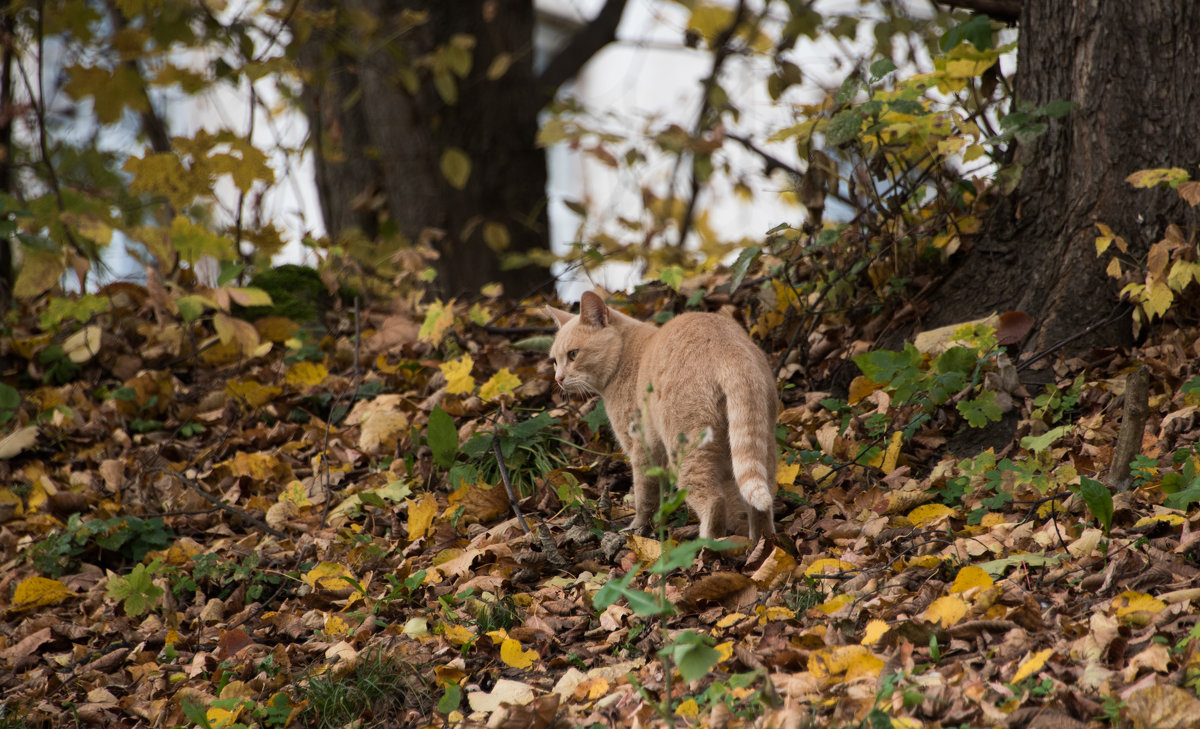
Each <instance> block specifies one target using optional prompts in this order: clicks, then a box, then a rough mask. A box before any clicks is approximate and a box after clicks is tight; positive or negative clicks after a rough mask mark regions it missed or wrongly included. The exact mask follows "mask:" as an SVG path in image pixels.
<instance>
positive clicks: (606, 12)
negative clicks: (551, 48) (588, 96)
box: [537, 0, 627, 99]
mask: <svg viewBox="0 0 1200 729" xmlns="http://www.w3.org/2000/svg"><path fill="white" fill-rule="evenodd" d="M626 1H627V0H608V1H607V2H605V3H604V7H602V8H600V12H598V13H596V17H595V18H592V20H591V21H590V22H589V23H588V24H587V25H585V26H584V27H583V28H582V29H581V30H580V31H579V32H578V33H576V34H575V35H574V36H572V38H571V40H570V41H568V42H567V44H566V46H565V47H563V49H562V50H560V51H559V52H558V53H557V54H556V55H555V56H554V57H553V58H551V59H550V61H549V62H548V63H547V64H546V67H545V68H544V69H543V70H542V73H541V75H539V76H538V79H537V82H538V86H540V87H541V88H542V92H543V93H544V94H545V98H546V99H552V98H553V97H554V93H555V92H556V91H558V87H559V86H562V85H563V84H564V83H566V82H567V81H568V80H569V79H571V78H572V77H573V76H575V74H577V73H579V70H580V69H581V68H583V65H584V64H585V63H587V62H588V61H589V60H591V58H592V56H594V55H596V52H597V51H599V50H600V49H601V48H603V47H604V46H606V45H608V44H609V43H611V42H612V41H614V40H616V37H617V25H618V24H619V23H620V22H621V14H622V13H624V12H625V3H626Z"/></svg>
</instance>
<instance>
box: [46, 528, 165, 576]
mask: <svg viewBox="0 0 1200 729" xmlns="http://www.w3.org/2000/svg"><path fill="white" fill-rule="evenodd" d="M174 540H175V533H174V532H173V531H172V530H171V529H170V528H169V527H167V526H166V524H165V523H164V522H163V520H162V519H161V518H160V517H153V518H150V519H143V518H141V517H137V516H126V517H113V518H111V519H88V520H84V519H83V517H82V516H80V515H79V514H72V515H71V516H70V517H69V518H68V519H67V526H66V528H65V529H63V530H61V531H55V532H53V533H51V534H50V535H49V536H47V537H46V538H45V539H42V540H41V541H39V542H37V543H36V544H34V546H33V548H32V549H30V551H29V556H28V557H27V559H29V560H30V562H32V563H33V565H34V566H35V567H36V568H37V569H38V570H39V571H40V572H42V573H43V574H45V575H49V576H51V577H57V576H59V575H63V574H66V573H68V572H70V571H73V570H74V569H75V568H76V567H77V566H78V564H79V563H80V562H81V561H87V562H92V563H94V564H101V565H103V564H105V563H107V562H110V561H114V560H120V561H130V562H139V561H141V559H142V558H143V557H145V556H146V553H147V552H149V551H151V550H154V549H166V548H167V547H169V546H170V545H171V543H172V542H173V541H174Z"/></svg>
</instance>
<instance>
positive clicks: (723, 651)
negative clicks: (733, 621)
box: [713, 640, 733, 663]
mask: <svg viewBox="0 0 1200 729" xmlns="http://www.w3.org/2000/svg"><path fill="white" fill-rule="evenodd" d="M713 650H715V651H716V652H717V655H718V656H719V657H718V658H717V663H722V662H724V661H728V660H729V659H730V658H733V641H732V640H727V641H725V642H724V643H717V644H716V645H714V646H713Z"/></svg>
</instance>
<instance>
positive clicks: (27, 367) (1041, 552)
mask: <svg viewBox="0 0 1200 729" xmlns="http://www.w3.org/2000/svg"><path fill="white" fill-rule="evenodd" d="M726 280H727V279H726ZM720 283H721V280H716V279H714V280H710V281H708V282H707V286H708V290H709V291H719V290H720V288H719V285H720ZM685 288H686V287H685ZM767 288H768V289H769V287H767ZM105 293H106V294H107V295H108V297H109V300H108V306H107V307H105V308H104V309H103V310H102V311H97V312H94V313H92V314H91V315H89V316H87V317H84V319H85V321H83V322H82V323H75V324H72V325H71V326H63V327H62V328H61V329H59V330H58V331H59V332H60V333H59V334H57V335H55V334H54V332H53V331H50V328H47V327H45V326H43V325H44V322H45V320H44V319H43V320H42V323H39V322H38V320H37V317H36V316H34V313H33V312H22V313H21V315H20V316H19V317H17V324H16V325H15V326H14V328H13V330H12V336H11V338H8V339H6V340H5V341H3V343H0V361H3V362H4V363H5V364H4V365H3V367H2V371H0V379H2V381H3V382H4V383H7V385H8V386H9V389H10V390H16V391H17V392H18V393H19V400H18V402H16V403H12V402H11V395H9V396H7V397H6V398H4V399H2V401H0V421H2V424H0V547H2V550H0V554H2V555H3V563H2V564H0V609H2V610H3V616H2V618H0V669H2V670H0V696H3V697H4V698H3V699H2V700H0V727H4V728H9V727H14V728H15V727H41V726H54V727H64V726H129V727H133V726H143V727H174V726H212V727H222V726H224V727H233V726H238V725H241V726H247V727H250V726H258V727H284V726H289V725H290V726H328V727H334V726H349V725H351V723H352V722H353V721H361V724H360V725H361V726H389V727H392V726H394V727H418V726H476V725H484V724H486V725H488V726H493V727H550V726H563V727H567V726H602V727H615V726H639V725H640V726H661V725H667V724H674V725H677V726H685V725H686V726H707V727H714V728H715V727H742V726H745V727H749V726H772V727H802V726H810V725H819V726H841V727H852V726H871V727H880V726H892V727H919V726H926V727H937V726H941V727H950V726H1023V727H1029V726H1035V727H1049V726H1053V727H1055V729H1069V728H1070V727H1076V726H1105V725H1107V726H1114V727H1118V726H1121V727H1124V726H1133V727H1158V729H1174V728H1176V727H1191V726H1196V725H1197V722H1198V721H1200V719H1198V718H1197V717H1200V699H1197V695H1196V690H1197V687H1198V685H1200V641H1197V640H1195V639H1196V638H1197V636H1200V626H1198V625H1197V623H1198V620H1200V587H1198V586H1197V575H1198V572H1200V570H1198V567H1197V556H1198V550H1200V536H1198V535H1200V528H1197V527H1193V524H1196V525H1198V527H1200V513H1197V511H1196V509H1195V508H1194V504H1195V503H1196V502H1197V501H1200V476H1198V475H1197V474H1198V472H1200V468H1198V466H1200V455H1198V453H1200V448H1198V447H1197V445H1196V444H1197V441H1198V440H1200V418H1198V417H1197V405H1198V404H1200V379H1198V378H1200V345H1197V332H1196V331H1194V330H1184V329H1180V328H1178V327H1174V326H1172V325H1169V324H1168V325H1161V326H1158V327H1156V328H1154V329H1152V330H1151V331H1150V332H1149V336H1148V338H1147V340H1146V342H1145V343H1144V344H1143V345H1142V346H1141V347H1140V348H1138V349H1135V350H1106V351H1092V352H1087V353H1084V354H1081V355H1079V356H1075V357H1071V358H1065V357H1063V356H1061V355H1056V356H1050V357H1046V358H1044V359H1042V360H1041V361H1040V362H1039V363H1038V364H1037V365H1036V366H1035V367H1031V368H1028V369H1026V370H1022V371H1021V372H1020V373H1019V374H1020V375H1021V376H1020V378H1017V377H1015V376H1014V375H1016V374H1017V370H1016V368H1017V367H1019V366H1020V364H1019V363H1020V361H1021V360H1020V359H1019V356H1018V355H1017V354H1014V355H1013V356H1012V358H1011V360H1007V359H996V358H995V357H992V358H990V359H988V360H987V362H986V368H985V369H987V371H988V372H990V373H994V374H995V377H994V378H991V379H985V380H984V381H983V385H984V387H986V388H990V390H991V391H992V392H995V393H997V397H996V398H995V401H994V403H993V404H994V407H995V408H996V410H990V409H989V410H988V412H989V413H991V415H988V416H987V417H985V418H984V420H985V421H986V422H987V423H988V424H987V426H986V427H984V428H980V429H973V428H971V427H970V426H969V425H968V422H967V420H966V419H967V417H968V416H969V415H971V412H970V408H963V407H958V405H959V404H960V403H963V402H966V396H965V395H963V393H961V392H960V393H957V394H956V393H950V397H948V398H939V399H941V400H942V404H940V405H922V404H920V403H919V402H917V401H914V400H911V399H909V398H905V397H903V395H904V394H903V393H898V392H896V391H894V390H892V389H889V388H887V387H881V386H880V385H881V384H883V383H872V382H870V381H866V380H864V379H863V378H861V377H860V378H857V379H851V378H852V377H853V375H852V374H851V375H849V376H847V375H846V365H847V364H848V363H849V357H850V356H851V355H853V354H859V353H862V352H864V351H866V350H867V349H869V348H870V346H871V342H870V341H868V340H867V339H864V335H863V332H864V331H871V330H872V329H871V327H870V326H869V325H867V324H864V325H861V326H855V325H851V324H846V325H844V326H842V327H839V328H834V327H825V328H821V329H817V330H814V331H809V332H802V334H803V335H804V336H802V337H800V338H799V341H800V342H801V344H802V345H803V347H802V349H801V348H797V347H795V346H791V347H789V346H788V345H789V342H792V341H795V339H794V338H793V337H792V331H791V330H789V328H788V326H789V324H788V320H787V318H786V317H782V320H781V317H780V316H778V315H777V312H772V310H771V309H772V305H773V304H772V302H771V301H770V299H769V297H764V296H763V295H761V294H760V292H759V291H758V289H756V288H755V287H754V286H750V285H746V286H743V287H742V288H741V289H740V290H739V292H738V295H737V296H735V297H730V296H729V295H728V294H710V295H708V296H707V297H703V298H702V297H699V296H696V297H690V298H691V299H692V302H693V303H692V306H693V308H707V309H710V310H718V309H721V308H722V307H724V308H725V309H726V310H727V311H729V312H730V313H732V314H733V315H734V316H735V317H736V318H738V319H739V320H740V321H742V322H743V323H744V324H746V325H747V326H748V327H751V328H753V329H754V330H755V331H756V339H759V340H760V341H764V346H765V347H766V348H767V349H769V350H770V354H771V355H772V361H773V362H774V361H778V360H779V359H780V358H783V359H784V362H783V365H782V366H781V369H780V386H781V396H782V401H783V406H782V412H781V415H780V418H779V424H780V432H779V441H780V443H781V449H780V460H781V467H780V479H779V480H780V485H779V493H778V495H777V498H776V502H775V513H776V522H777V529H778V545H777V548H776V549H775V550H774V551H773V552H772V553H770V554H769V555H766V558H765V560H764V561H763V562H762V564H758V565H754V566H753V567H752V568H747V567H746V566H745V565H744V563H743V555H742V554H740V553H739V549H740V550H742V551H744V550H745V545H744V544H741V546H740V547H737V548H735V549H734V550H733V551H732V552H731V553H726V554H723V555H717V554H714V553H711V552H703V553H701V554H700V555H699V558H698V559H696V560H692V559H690V557H691V556H692V555H693V554H695V549H693V548H690V547H689V546H688V545H689V541H688V540H690V539H692V538H694V536H695V534H696V527H695V525H694V523H691V524H689V518H688V516H687V515H686V514H685V513H683V511H682V510H681V511H679V512H677V513H676V514H674V515H673V518H672V519H671V526H670V531H669V534H670V537H671V539H672V541H671V542H667V543H665V544H664V543H663V542H660V541H658V540H656V539H651V538H648V537H639V536H634V535H628V534H625V533H623V532H621V531H620V529H621V527H623V526H625V525H626V524H627V523H628V520H629V519H630V517H631V515H632V512H631V510H630V508H629V506H628V502H627V501H626V500H625V497H626V493H627V491H628V488H629V483H630V476H629V467H628V464H627V463H626V461H625V460H624V458H623V457H622V456H621V455H620V454H619V452H617V451H616V446H615V445H614V442H613V440H612V438H611V436H610V435H609V434H608V433H607V431H606V430H605V425H604V422H605V421H604V418H603V416H602V410H600V409H598V408H597V404H596V402H594V401H582V400H571V399H569V398H567V397H565V396H564V395H563V393H562V392H561V391H560V390H559V389H558V388H556V387H554V386H553V377H552V367H551V366H550V365H549V364H548V362H547V355H546V353H545V347H546V345H547V343H548V338H549V337H551V336H552V333H553V332H552V329H551V328H550V327H549V322H548V321H547V320H546V319H544V318H543V317H542V316H541V315H540V312H539V306H540V305H541V304H544V303H547V302H544V301H526V302H505V301H503V300H501V299H485V300H480V301H479V302H475V303H473V304H468V303H463V302H457V303H456V302H450V303H449V304H447V305H444V306H443V305H441V304H435V305H433V306H422V307H420V308H417V307H412V308H406V305H405V304H403V303H397V304H395V305H394V306H393V307H392V308H388V307H386V306H384V305H378V306H376V307H373V308H372V307H366V308H365V309H364V310H363V311H362V313H361V315H360V317H359V319H360V320H359V321H358V322H357V323H356V322H355V317H354V311H353V310H352V309H350V308H342V309H340V310H334V311H331V312H329V313H328V315H327V316H326V318H325V320H324V326H323V327H321V328H319V329H312V328H305V327H301V326H299V325H298V324H296V323H295V322H293V321H290V320H287V319H283V318H280V317H266V318H261V319H258V320H257V321H256V322H255V324H254V326H255V331H256V333H257V335H258V337H259V338H260V341H261V345H260V346H258V347H257V348H256V349H255V351H254V352H253V353H251V354H250V355H247V353H246V352H245V351H242V350H239V346H243V349H244V339H243V340H240V341H241V344H240V345H239V339H238V337H240V336H241V334H237V335H236V336H227V335H228V332H227V331H226V332H223V331H221V327H219V326H218V327H217V328H216V329H215V330H214V329H211V328H208V329H206V328H205V327H206V326H207V325H205V324H203V323H200V322H197V323H194V324H184V323H181V321H180V320H179V318H178V317H176V316H173V315H172V312H170V311H169V307H166V306H165V305H164V303H163V302H162V301H161V300H160V299H158V298H156V293H155V292H153V291H147V290H146V289H144V288H141V287H137V286H133V285H129V284H121V285H117V286H116V287H110V289H109V290H107V291H106V292H105ZM688 299H689V297H688V296H685V295H679V294H676V293H675V292H674V291H671V290H670V289H667V288H665V287H658V288H656V289H651V290H648V291H647V292H644V293H643V294H642V295H640V296H638V297H635V300H634V301H631V302H629V303H628V304H625V305H623V308H624V309H625V310H626V311H627V312H628V313H630V314H632V315H634V316H637V317H641V318H649V317H651V316H652V315H654V313H655V312H664V311H666V312H679V311H682V310H683V309H684V308H685V307H686V303H685V302H686V301H687V300H688ZM40 313H42V314H43V315H44V314H45V311H44V310H43V311H42V312H40ZM773 315H774V316H775V319H771V316H773ZM239 326H240V325H239ZM795 326H798V324H795V323H793V324H792V328H793V329H794V328H795ZM768 327H772V329H771V331H773V332H774V334H773V335H772V336H770V337H763V336H762V334H763V332H764V331H767V329H768ZM239 331H240V330H239ZM874 331H878V327H876V328H875V329H874ZM80 332H82V334H80ZM214 332H215V333H214ZM218 334H219V335H221V336H220V337H218V336H217V335H218ZM206 337H208V338H209V339H208V340H206ZM943 339H944V338H943ZM51 343H53V344H55V345H57V347H58V348H57V349H55V348H54V347H52V346H49V345H50V344H51ZM46 352H50V354H49V355H47V354H45V353H46ZM930 361H931V360H930V358H929V357H925V358H922V359H920V362H918V363H917V371H918V372H919V373H925V372H926V371H927V370H928V368H929V366H930V364H929V363H930ZM971 361H972V362H974V360H971ZM980 362H983V360H980ZM1142 365H1145V366H1146V367H1148V368H1149V371H1150V378H1149V391H1148V396H1147V399H1146V405H1147V407H1148V418H1147V421H1146V424H1145V427H1144V430H1143V431H1142V432H1141V433H1139V434H1137V435H1140V437H1141V442H1140V447H1137V448H1135V452H1136V453H1139V454H1140V456H1139V458H1138V459H1137V460H1136V461H1135V463H1134V469H1133V473H1132V479H1131V488H1130V489H1128V490H1125V491H1118V492H1116V493H1113V492H1112V491H1110V490H1109V489H1107V488H1104V487H1103V484H1104V483H1107V479H1108V477H1109V471H1110V468H1111V465H1112V460H1113V450H1114V448H1115V447H1116V442H1117V440H1118V437H1119V435H1120V432H1121V425H1122V422H1123V420H1125V419H1126V416H1125V415H1124V413H1125V412H1126V411H1125V404H1124V399H1125V398H1124V397H1123V394H1124V392H1125V384H1126V379H1127V378H1128V377H1129V376H1130V375H1131V373H1134V372H1136V371H1137V368H1138V367H1139V366H1142ZM696 366H703V359H702V358H699V357H698V358H697V361H696ZM981 366H982V365H981ZM1039 367H1040V369H1039ZM850 370H851V372H854V371H855V370H854V367H853V366H852V365H851V366H850ZM1018 379H1021V380H1024V381H1025V382H1027V383H1028V382H1033V381H1035V380H1036V381H1040V382H1042V383H1047V382H1048V383H1049V384H1045V385H1043V384H1039V385H1032V384H1021V383H1020V382H1019V381H1018ZM930 382H931V381H930V380H929V379H922V380H920V381H919V382H918V383H917V384H916V385H914V386H915V387H916V388H917V389H918V390H920V389H921V388H926V389H929V388H930V387H932V386H931V384H930ZM910 384H911V383H910ZM961 390H963V391H964V392H967V394H968V395H969V394H970V392H971V386H970V385H967V386H966V387H963V388H961ZM0 394H3V393H0ZM914 402H917V404H913V403H914ZM988 402H989V403H992V401H991V400H989V401H988ZM981 407H982V406H981ZM1003 411H1006V412H1003ZM993 416H994V417H993ZM996 417H998V418H999V420H996V419H995V418H996ZM993 421H995V422H993ZM981 434H982V437H978V436H980V435H981ZM989 444H990V445H989ZM502 468H503V470H504V471H505V472H506V473H507V474H508V476H509V477H510V480H511V482H512V484H513V487H514V488H515V489H517V490H518V492H519V493H520V494H521V496H520V498H519V500H518V502H517V504H516V505H517V506H518V507H519V509H520V512H521V514H522V515H523V521H524V524H523V523H522V518H518V517H517V516H516V515H515V514H514V508H513V505H512V504H510V500H509V497H508V496H507V494H506V492H505V488H504V485H503V477H502V476H501V474H500V471H501V469H502ZM1097 482H1100V483H1099V484H1097ZM1105 494H1111V499H1106V498H1105ZM1170 507H1176V508H1170ZM693 546H694V545H693ZM656 563H657V564H658V565H659V566H660V567H661V568H660V569H648V568H647V567H649V566H652V565H654V564H656ZM631 571H635V572H637V574H636V575H635V576H633V577H632V579H631V580H624V581H618V578H620V577H621V576H623V575H627V574H628V573H630V572H631ZM664 598H665V600H664ZM660 613H661V614H660ZM664 656H665V657H666V658H664Z"/></svg>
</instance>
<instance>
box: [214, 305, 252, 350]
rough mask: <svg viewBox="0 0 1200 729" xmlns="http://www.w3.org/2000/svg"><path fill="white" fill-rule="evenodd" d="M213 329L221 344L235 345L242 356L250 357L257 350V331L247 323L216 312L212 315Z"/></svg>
mask: <svg viewBox="0 0 1200 729" xmlns="http://www.w3.org/2000/svg"><path fill="white" fill-rule="evenodd" d="M213 328H214V329H216V330H217V336H218V337H220V338H221V343H222V344H230V343H233V344H236V345H237V349H238V351H239V352H241V353H242V354H244V355H251V356H252V355H253V354H254V353H255V351H256V350H257V349H258V345H259V338H258V330H257V329H255V328H254V325H253V324H251V323H250V322H248V321H244V320H242V319H236V318H234V317H232V316H229V315H228V314H226V313H224V312H221V311H218V312H217V313H216V314H214V315H213Z"/></svg>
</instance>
